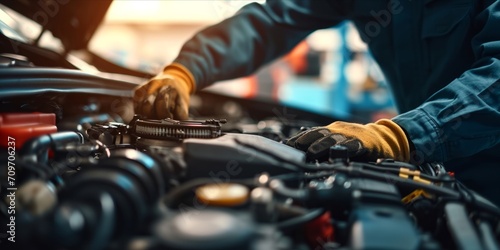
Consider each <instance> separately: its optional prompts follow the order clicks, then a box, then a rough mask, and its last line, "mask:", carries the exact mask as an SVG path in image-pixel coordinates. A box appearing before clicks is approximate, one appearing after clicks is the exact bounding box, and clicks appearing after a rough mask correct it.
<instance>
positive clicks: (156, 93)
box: [133, 63, 195, 120]
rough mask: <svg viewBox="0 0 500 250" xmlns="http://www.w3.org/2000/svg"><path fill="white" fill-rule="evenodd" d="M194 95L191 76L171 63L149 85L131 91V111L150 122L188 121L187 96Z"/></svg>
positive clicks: (186, 70)
mask: <svg viewBox="0 0 500 250" xmlns="http://www.w3.org/2000/svg"><path fill="white" fill-rule="evenodd" d="M194 91H195V80H194V77H193V75H192V74H191V72H190V71H189V70H188V69H187V68H186V67H184V66H183V65H181V64H178V63H173V64H170V65H168V66H167V67H165V69H164V70H163V72H161V73H160V74H158V75H157V76H155V77H153V78H152V79H151V80H149V81H148V82H146V83H144V84H141V85H140V86H138V87H136V88H135V89H134V98H133V100H134V109H135V112H136V113H137V114H140V115H143V116H145V117H147V118H152V119H165V118H172V119H177V120H186V119H188V113H189V95H190V94H191V93H193V92H194Z"/></svg>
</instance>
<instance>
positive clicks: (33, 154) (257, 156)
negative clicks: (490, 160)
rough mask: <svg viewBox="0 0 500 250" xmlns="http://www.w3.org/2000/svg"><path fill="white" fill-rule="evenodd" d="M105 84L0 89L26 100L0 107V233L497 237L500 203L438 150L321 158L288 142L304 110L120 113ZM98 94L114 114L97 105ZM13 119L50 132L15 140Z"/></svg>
mask: <svg viewBox="0 0 500 250" xmlns="http://www.w3.org/2000/svg"><path fill="white" fill-rule="evenodd" d="M51 95H52V96H51ZM76 96H81V97H85V98H81V99H78V98H75V97H76ZM102 97H103V98H97V97H96V96H94V95H93V96H92V97H90V96H89V95H87V94H83V95H81V94H64V96H60V95H59V94H54V93H46V94H42V95H39V96H37V97H36V98H31V99H26V98H21V99H20V98H15V99H16V100H14V99H11V100H8V101H4V102H5V103H8V104H9V106H8V107H9V108H13V107H16V108H17V109H12V110H15V111H17V112H20V111H23V113H8V114H7V113H3V116H2V125H1V126H0V127H1V128H0V129H2V137H5V136H7V137H8V138H10V139H14V140H11V141H15V142H16V144H15V145H14V146H13V145H9V144H6V145H4V146H2V147H4V150H2V155H3V157H4V159H7V160H8V163H7V162H6V163H7V164H6V165H5V164H2V165H1V168H2V169H1V171H0V173H1V174H0V178H2V182H1V183H2V189H1V195H2V202H0V211H1V217H0V218H1V225H2V226H5V225H7V227H6V228H5V232H13V234H10V233H8V235H7V237H5V238H4V239H2V241H4V240H6V239H8V238H11V239H14V240H15V244H16V247H19V246H22V249H193V250H194V249H458V248H461V249H483V248H484V249H495V248H494V247H497V246H498V237H499V220H498V219H499V218H500V212H499V209H498V208H497V207H496V206H494V205H493V204H491V203H490V202H488V201H487V200H485V199H483V198H482V197H480V196H479V195H477V194H475V193H474V192H473V191H471V190H469V189H467V188H466V187H464V186H463V185H461V184H460V183H459V182H458V181H456V180H455V179H454V177H453V173H449V172H447V171H446V170H445V168H444V166H443V165H441V164H439V163H426V164H423V165H421V166H413V165H410V164H407V163H403V162H396V161H394V160H391V159H380V160H379V161H378V162H371V163H367V162H352V161H350V160H349V159H348V158H347V157H346V153H345V149H343V148H334V147H333V148H331V150H330V157H329V160H328V161H327V162H306V158H305V154H304V153H303V152H302V151H299V150H296V149H294V148H291V147H288V146H286V145H285V144H283V143H282V142H283V140H286V138H288V137H289V136H290V135H292V134H294V133H295V132H297V131H300V130H301V129H306V128H304V127H303V126H301V125H302V124H303V123H301V121H300V120H288V122H287V123H284V122H283V121H284V120H278V119H263V120H261V121H258V122H255V121H253V122H251V120H252V119H251V118H249V117H246V119H243V118H241V117H240V118H238V119H230V120H229V121H226V120H223V119H213V118H210V119H206V120H203V119H200V120H191V121H175V120H170V119H165V120H156V121H154V120H148V119H145V118H141V117H139V116H133V117H132V119H130V120H129V121H128V122H126V121H125V119H123V117H126V116H127V113H126V112H124V111H126V110H128V109H126V108H124V107H128V106H127V105H129V104H130V103H128V104H127V102H129V100H128V99H127V98H123V97H120V98H118V99H117V98H116V97H110V96H105V95H103V96H102ZM4 100H7V99H4ZM47 100H50V101H51V102H47ZM112 100H120V101H122V102H123V103H121V104H120V105H123V106H120V107H121V108H116V107H118V106H116V105H115V106H113V105H110V103H113V101H112ZM68 101H69V102H71V103H72V105H69V104H68V103H67V102H68ZM226 101H227V100H226ZM21 103H22V104H21ZM33 103H44V105H43V106H41V105H35V104H33ZM232 105H238V104H232ZM106 106H108V107H115V109H114V110H115V111H121V112H122V114H120V115H118V113H119V112H116V113H115V112H109V113H100V112H99V111H103V110H106V109H103V108H102V107H106ZM4 107H6V106H4ZM35 107H36V109H38V111H43V112H49V113H40V112H35V113H33V111H35V110H33V108H35ZM27 111H30V112H27ZM123 112H124V113H123ZM19 117H21V118H19ZM22 117H24V118H22ZM40 117H42V118H40ZM43 117H44V118H43ZM231 118H234V117H231ZM30 119H31V120H30ZM7 121H11V123H8V122H7ZM8 124H10V126H14V127H15V128H16V129H19V128H22V127H23V126H24V127H29V128H32V129H33V128H40V127H44V126H45V127H50V128H54V127H56V128H57V131H58V132H55V131H53V130H47V131H42V132H41V134H40V135H37V136H33V137H32V138H30V139H27V140H25V141H24V142H22V145H21V141H20V140H18V138H20V137H19V136H20V135H21V134H19V133H18V132H14V131H13V130H9V128H8V127H9V125H8ZM22 124H24V125H22ZM44 124H45V125H44ZM311 125H312V126H314V124H311V123H307V124H306V126H311ZM16 133H18V134H16ZM22 133H25V132H22ZM10 139H6V140H10ZM17 142H19V143H17ZM12 152H14V153H12ZM9 157H10V158H9ZM11 160H12V161H11ZM4 180H8V181H4ZM11 181H12V183H11ZM13 195H14V196H15V199H14V203H12V200H11V199H10V197H12V196H13ZM12 205H13V206H12ZM12 216H13V217H12ZM12 218H14V220H12ZM12 223H14V225H13V226H12V225H11V224H12ZM11 229H14V230H13V231H12V230H11ZM6 241H7V240H6ZM8 241H9V242H2V244H4V243H8V244H11V243H12V244H13V242H10V240H8Z"/></svg>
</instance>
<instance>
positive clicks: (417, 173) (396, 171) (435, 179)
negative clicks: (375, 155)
mask: <svg viewBox="0 0 500 250" xmlns="http://www.w3.org/2000/svg"><path fill="white" fill-rule="evenodd" d="M352 165H353V166H356V165H359V166H361V167H362V168H367V169H372V170H378V171H385V172H390V173H394V174H397V175H399V174H401V172H402V169H406V168H401V167H400V168H398V169H396V168H384V167H378V166H375V165H371V164H368V163H362V162H355V163H352ZM405 174H407V175H410V176H419V177H422V178H424V179H426V180H429V181H432V182H455V179H449V180H445V179H442V178H439V177H435V176H430V175H427V174H422V173H421V172H420V171H418V170H414V171H411V170H410V171H406V172H405Z"/></svg>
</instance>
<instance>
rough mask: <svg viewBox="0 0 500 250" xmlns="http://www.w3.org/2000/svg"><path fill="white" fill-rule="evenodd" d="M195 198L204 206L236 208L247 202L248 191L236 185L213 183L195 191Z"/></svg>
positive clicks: (244, 187)
mask: <svg viewBox="0 0 500 250" xmlns="http://www.w3.org/2000/svg"><path fill="white" fill-rule="evenodd" d="M195 193H196V198H198V200H199V201H201V202H202V203H204V204H207V205H213V206H226V207H228V206H230V207H232V206H238V205H242V204H244V203H245V202H246V201H247V200H248V193H249V190H248V188H247V187H246V186H243V185H241V184H236V183H215V184H208V185H204V186H201V187H199V188H197V189H196V191H195Z"/></svg>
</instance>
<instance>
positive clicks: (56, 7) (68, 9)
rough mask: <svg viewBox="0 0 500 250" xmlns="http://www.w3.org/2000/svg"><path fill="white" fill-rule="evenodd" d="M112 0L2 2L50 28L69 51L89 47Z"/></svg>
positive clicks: (11, 0)
mask: <svg viewBox="0 0 500 250" xmlns="http://www.w3.org/2000/svg"><path fill="white" fill-rule="evenodd" d="M112 1H113V0H99V1H85V0H73V1H71V0H36V1H31V0H10V1H6V2H5V3H2V4H3V5H5V6H7V7H9V8H11V9H13V10H15V11H17V12H19V13H20V14H22V15H24V16H26V17H28V18H30V19H32V20H34V21H35V22H37V23H39V24H40V25H42V26H43V27H44V29H45V30H50V31H51V32H52V34H53V35H54V36H55V37H57V38H59V39H61V42H62V43H63V45H64V48H65V49H66V51H69V50H78V49H83V48H86V47H87V44H88V42H89V40H90V39H91V38H92V35H93V34H94V32H95V30H96V29H97V27H98V25H99V24H100V23H101V21H102V20H103V18H104V15H105V14H106V12H107V10H108V8H109V6H110V5H111V2H112Z"/></svg>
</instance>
